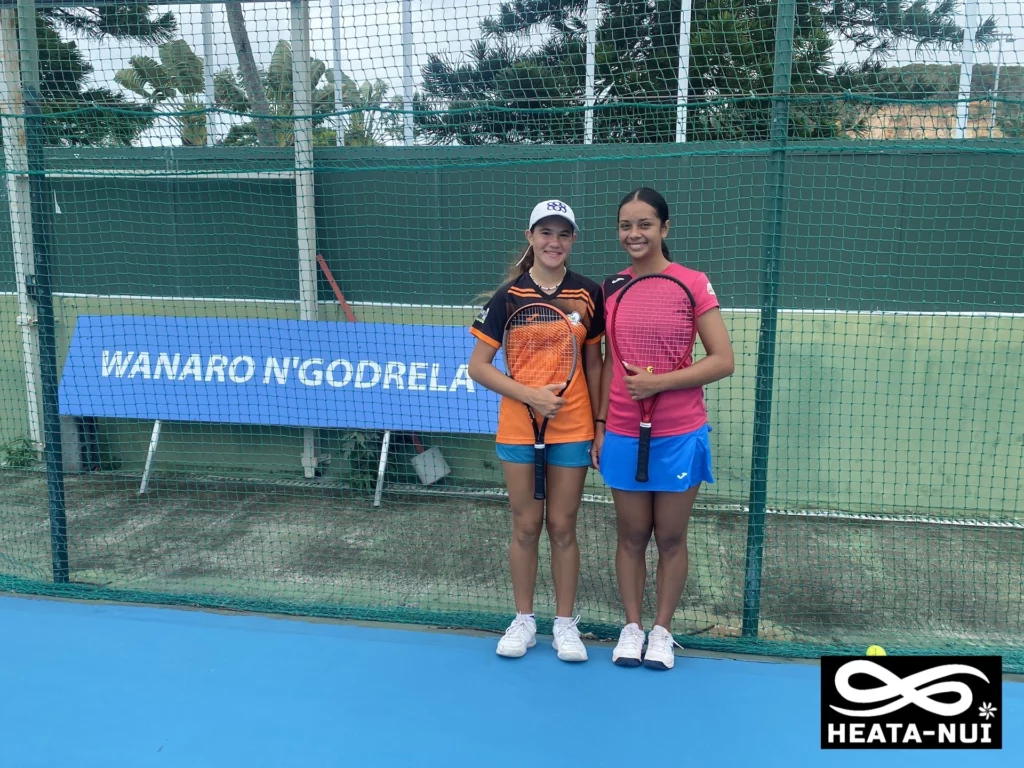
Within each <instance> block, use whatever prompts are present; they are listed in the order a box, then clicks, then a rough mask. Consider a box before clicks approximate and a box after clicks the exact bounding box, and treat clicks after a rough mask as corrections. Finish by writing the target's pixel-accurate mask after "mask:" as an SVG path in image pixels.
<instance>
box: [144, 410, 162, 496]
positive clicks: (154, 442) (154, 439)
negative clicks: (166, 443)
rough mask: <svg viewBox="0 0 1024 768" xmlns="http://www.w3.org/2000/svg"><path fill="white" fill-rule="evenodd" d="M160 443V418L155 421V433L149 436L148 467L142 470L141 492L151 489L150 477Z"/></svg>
mask: <svg viewBox="0 0 1024 768" xmlns="http://www.w3.org/2000/svg"><path fill="white" fill-rule="evenodd" d="M159 444H160V420H159V419H157V420H156V421H154V422H153V433H152V434H151V435H150V436H149V450H148V451H146V468H145V469H144V470H142V482H141V483H139V493H140V494H143V493H145V492H146V491H148V490H149V477H150V474H151V473H152V472H153V462H154V461H155V460H156V448H157V446H158V445H159Z"/></svg>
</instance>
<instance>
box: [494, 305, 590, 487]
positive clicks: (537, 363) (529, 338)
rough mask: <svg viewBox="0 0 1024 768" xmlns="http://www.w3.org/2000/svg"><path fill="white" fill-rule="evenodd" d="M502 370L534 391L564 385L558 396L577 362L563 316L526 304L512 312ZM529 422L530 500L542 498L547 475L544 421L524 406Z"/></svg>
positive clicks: (573, 341)
mask: <svg viewBox="0 0 1024 768" xmlns="http://www.w3.org/2000/svg"><path fill="white" fill-rule="evenodd" d="M503 348H504V353H505V369H506V371H508V375H509V377H511V378H512V379H513V380H514V381H517V382H519V383H520V384H525V385H526V386H527V387H532V388H538V387H543V386H546V385H548V384H556V383H560V382H563V381H564V382H565V386H564V387H562V389H561V390H560V391H558V392H557V393H556V394H557V395H558V396H559V397H561V396H562V394H563V393H564V392H565V390H566V389H567V388H568V386H569V382H570V381H572V377H573V375H574V374H575V373H576V366H577V365H578V363H579V346H578V343H577V341H576V334H574V333H573V330H572V323H571V322H569V318H568V317H566V316H565V313H564V312H562V311H561V310H559V309H556V308H555V307H552V306H551V305H549V304H528V305H526V306H525V307H521V308H519V309H517V310H516V311H515V312H513V313H512V316H511V317H509V319H508V322H507V323H506V324H505V339H504V342H503ZM526 410H527V411H528V412H529V414H530V421H531V422H532V423H533V438H534V440H533V457H534V481H533V498H535V499H543V498H544V496H545V493H544V484H545V483H544V481H545V476H546V475H547V446H546V445H545V444H544V433H545V432H546V431H547V428H548V419H547V418H545V419H544V420H543V421H538V420H537V414H535V413H534V412H533V409H532V408H531V407H530V406H526Z"/></svg>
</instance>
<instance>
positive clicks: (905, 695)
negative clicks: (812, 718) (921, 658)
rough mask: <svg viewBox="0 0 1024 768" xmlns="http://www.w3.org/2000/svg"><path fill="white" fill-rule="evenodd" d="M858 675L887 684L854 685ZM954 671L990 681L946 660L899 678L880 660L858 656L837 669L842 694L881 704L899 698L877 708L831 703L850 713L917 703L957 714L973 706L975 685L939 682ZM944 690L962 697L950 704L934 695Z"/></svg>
mask: <svg viewBox="0 0 1024 768" xmlns="http://www.w3.org/2000/svg"><path fill="white" fill-rule="evenodd" d="M854 675H869V676H870V677H873V678H875V679H876V680H878V681H880V682H882V683H883V685H879V686H876V687H874V688H854V687H853V686H852V685H850V678H851V677H853V676H854ZM953 675H973V676H974V677H980V678H981V679H982V680H984V681H985V682H986V683H987V682H988V681H989V680H988V678H987V677H985V675H983V674H982V673H981V672H979V671H978V670H977V669H975V668H974V667H969V666H967V665H965V664H943V665H942V666H941V667H934V668H932V669H926V670H924V671H923V672H918V673H916V674H913V675H910V677H906V678H899V677H897V676H896V675H894V674H893V673H892V672H890V671H889V670H888V669H886V668H885V667H883V666H881V665H880V664H876V663H875V662H873V661H867V660H866V659H858V660H857V661H851V662H849V663H847V664H844V665H843V666H841V667H840V668H839V671H838V672H836V690H837V691H838V692H839V695H840V696H842V697H843V698H844V699H846V700H847V701H850V702H853V703H854V704H878V703H879V702H882V701H888V700H889V699H893V698H895V699H896V701H892V702H889V703H888V704H886V705H884V706H881V707H878V708H877V709H840V708H839V707H836V706H833V705H829V706H831V708H832V709H834V710H835V711H836V712H838V713H840V714H842V715H847V716H848V717H876V716H879V715H888V714H889V713H890V712H896V711H897V710H900V709H903V707H905V706H907V705H908V704H916V705H917V706H919V707H920V708H921V709H923V710H924V711H925V712H930V713H931V714H933V715H939V716H941V717H956V716H957V715H960V714H962V713H964V712H966V711H967V710H968V709H969V708H970V706H971V703H972V702H973V701H974V694H972V693H971V689H970V687H969V686H968V685H967V684H966V683H961V682H957V681H949V682H945V683H936V681H937V680H942V679H943V678H945V677H952V676H953ZM931 683H935V685H931ZM925 686H927V687H925ZM940 693H955V694H956V695H957V696H959V699H957V700H956V701H954V702H952V703H949V704H946V703H944V702H941V701H935V700H934V699H933V698H932V696H935V695H936V694H940ZM896 697H899V698H896Z"/></svg>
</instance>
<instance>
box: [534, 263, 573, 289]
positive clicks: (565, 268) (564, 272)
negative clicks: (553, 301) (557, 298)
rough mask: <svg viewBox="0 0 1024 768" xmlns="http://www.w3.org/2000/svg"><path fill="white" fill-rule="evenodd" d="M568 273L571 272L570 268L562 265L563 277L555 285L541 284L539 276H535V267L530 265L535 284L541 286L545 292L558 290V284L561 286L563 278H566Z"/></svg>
mask: <svg viewBox="0 0 1024 768" xmlns="http://www.w3.org/2000/svg"><path fill="white" fill-rule="evenodd" d="M568 273H569V268H568V267H562V277H561V279H559V281H558V282H557V283H555V284H554V285H552V286H546V285H541V284H540V283H538V282H537V278H535V277H534V276H533V267H530V279H531V280H533V282H534V284H536V286H537V287H538V288H540V289H541V290H542V291H544V292H545V293H551V292H552V291H557V290H558V286H560V285H561V284H562V280H565V276H566V275H567V274H568Z"/></svg>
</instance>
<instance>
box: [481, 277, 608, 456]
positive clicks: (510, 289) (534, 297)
mask: <svg viewBox="0 0 1024 768" xmlns="http://www.w3.org/2000/svg"><path fill="white" fill-rule="evenodd" d="M538 303H540V304H550V305H551V306H553V307H557V308H558V309H560V310H562V312H564V313H565V314H566V315H567V316H568V318H569V320H570V322H572V324H573V329H574V330H575V331H576V340H577V342H578V343H579V345H580V360H579V364H578V365H577V366H576V373H575V374H574V375H573V378H572V381H571V382H569V387H568V389H566V391H565V394H564V395H562V397H564V398H565V399H566V403H565V405H564V406H563V407H562V410H561V411H559V412H558V415H557V416H555V418H553V419H551V421H549V422H548V430H547V433H546V434H545V436H544V442H546V443H548V444H549V445H556V444H558V443H577V442H580V441H583V440H593V439H594V416H593V412H592V411H591V409H590V394H589V393H588V392H587V381H586V378H585V376H584V373H583V351H582V350H583V346H584V345H585V344H598V343H600V341H601V337H602V336H604V303H603V300H602V298H601V286H599V285H598V284H597V283H595V282H594V281H593V280H588V279H587V278H585V277H583V276H582V275H577V274H576V273H575V272H573V271H571V270H569V271H567V272H566V273H565V278H564V279H563V280H562V284H561V285H560V286H559V287H558V290H557V291H555V293H553V294H545V293H543V292H542V291H541V290H540V288H539V287H538V286H537V284H536V283H534V282H533V279H532V278H531V277H530V274H529V272H527V273H526V274H523V275H520V276H519V277H517V278H516V279H514V280H512V281H510V282H507V283H505V284H504V285H503V286H501V287H500V288H499V289H498V290H497V291H495V292H494V295H493V296H492V297H491V300H490V301H488V302H487V306H485V307H484V308H483V310H481V312H480V314H479V315H478V316H477V318H476V320H475V321H474V322H473V327H472V328H471V329H470V333H472V334H473V335H474V336H476V337H477V338H478V339H480V340H481V341H483V342H485V343H486V344H490V345H491V346H492V347H494V348H495V349H500V348H501V344H502V339H503V338H504V336H505V324H506V323H507V322H508V318H509V317H510V316H511V315H512V313H513V312H515V311H516V310H517V309H519V308H520V307H523V306H526V305H527V304H538ZM497 442H499V443H507V444H509V445H533V427H532V425H531V424H530V414H529V412H528V411H527V410H526V408H525V407H523V404H522V403H519V402H517V401H515V400H511V399H509V398H507V397H503V398H502V399H501V410H500V411H499V412H498V435H497Z"/></svg>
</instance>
